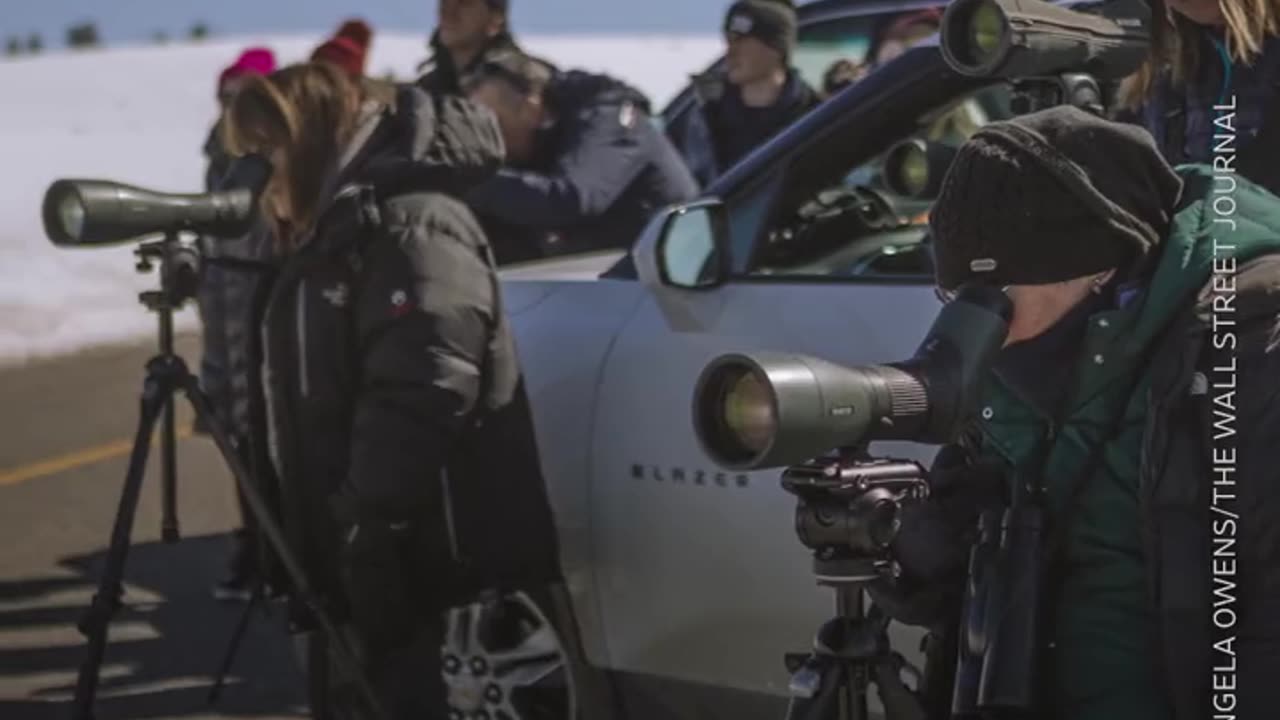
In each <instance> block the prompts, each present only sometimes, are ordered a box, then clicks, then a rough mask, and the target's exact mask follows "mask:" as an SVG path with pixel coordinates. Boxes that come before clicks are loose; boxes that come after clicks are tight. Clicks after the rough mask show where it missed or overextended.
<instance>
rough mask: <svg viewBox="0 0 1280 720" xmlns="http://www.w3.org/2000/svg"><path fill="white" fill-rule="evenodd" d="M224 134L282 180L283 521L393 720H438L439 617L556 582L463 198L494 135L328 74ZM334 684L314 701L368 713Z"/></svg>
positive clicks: (489, 265) (247, 108) (278, 342)
mask: <svg viewBox="0 0 1280 720" xmlns="http://www.w3.org/2000/svg"><path fill="white" fill-rule="evenodd" d="M227 125H228V138H229V140H230V146H231V148H232V149H233V151H234V152H236V153H240V154H244V153H258V154H261V155H263V156H265V157H268V158H269V159H270V160H271V163H272V165H273V166H274V168H275V173H274V174H273V176H272V179H271V182H270V184H269V185H268V187H267V189H266V190H265V191H264V195H263V201H262V211H263V214H264V216H265V217H266V218H267V220H268V221H269V222H270V224H271V225H272V227H273V230H274V232H273V234H274V237H275V238H276V241H277V250H278V251H279V253H280V254H281V255H283V256H284V257H285V260H284V263H283V266H282V268H281V270H280V272H279V274H278V276H277V278H276V280H275V282H274V285H273V288H272V293H271V298H270V300H269V303H268V305H267V308H266V312H265V315H264V318H263V323H262V328H263V336H264V344H265V349H266V353H265V354H266V360H265V371H264V382H263V385H264V388H263V390H264V393H265V394H266V397H267V401H268V402H267V405H268V414H269V418H270V423H269V427H270V429H271V447H272V457H273V459H274V462H275V465H276V468H277V471H278V472H277V475H278V477H279V479H280V488H279V491H280V492H279V494H280V497H281V508H282V525H283V526H284V529H285V533H286V535H287V536H288V540H289V543H290V545H291V546H292V548H293V549H294V551H295V552H296V553H297V554H298V555H299V557H300V558H301V563H302V566H303V569H304V570H305V571H306V573H307V574H308V576H309V578H310V583H311V585H312V586H313V587H314V588H315V589H316V590H317V592H318V593H319V594H320V596H321V598H322V602H324V603H325V605H326V606H328V607H329V608H330V610H331V611H332V612H333V613H335V614H336V615H338V617H339V618H340V622H343V623H345V624H347V625H349V627H350V629H351V631H352V632H353V634H354V636H355V637H356V639H357V643H356V645H357V652H358V654H359V657H360V659H361V661H362V666H363V668H364V672H365V673H366V675H367V676H368V677H369V678H370V679H371V683H372V684H373V686H374V689H375V693H376V695H377V696H378V698H379V701H380V704H381V705H382V709H383V710H384V711H385V712H386V713H388V714H387V715H386V717H388V718H444V717H445V698H444V690H443V684H442V679H441V674H440V648H441V643H442V638H441V636H442V632H443V629H442V624H443V623H442V620H441V616H440V612H441V611H442V610H443V609H444V608H447V607H452V606H454V605H455V604H457V603H458V602H459V601H461V600H463V599H466V598H467V597H469V595H468V593H470V592H473V591H475V590H476V589H478V588H483V587H493V586H495V585H500V586H506V585H512V584H516V585H525V584H543V583H550V582H553V581H555V580H558V579H559V562H558V558H559V552H558V547H557V543H556V536H555V530H554V523H553V520H552V517H551V510H550V506H549V503H548V501H547V497H546V490H545V487H544V485H543V482H542V476H541V471H540V466H539V460H538V454H537V446H536V444H535V442H534V437H533V428H532V419H531V415H530V412H529V409H528V403H527V398H526V397H525V391H524V387H523V383H522V380H521V375H520V371H519V367H518V364H517V358H516V354H515V350H514V343H513V339H512V336H511V332H510V329H509V327H508V324H507V319H506V317H505V315H504V313H503V310H502V299H501V292H500V286H499V284H498V280H497V276H496V273H495V271H494V265H493V259H492V253H491V251H490V249H489V246H488V243H487V241H486V238H485V236H484V234H483V232H482V231H481V229H480V227H479V225H478V224H477V223H476V221H475V218H474V217H473V216H472V214H471V212H470V211H469V210H468V209H467V207H466V205H465V204H464V203H463V202H462V201H461V200H460V199H458V195H460V194H461V193H464V192H465V191H466V190H467V189H468V188H470V187H472V186H474V184H475V183H478V182H482V181H483V180H484V179H485V178H487V177H489V176H490V175H491V174H492V173H493V172H494V170H495V169H496V168H497V167H498V164H499V162H500V160H501V151H502V144H501V138H500V136H499V131H498V127H497V125H496V123H495V122H494V120H493V117H492V115H491V114H490V113H488V112H484V111H482V110H479V109H478V108H476V107H474V106H473V105H471V104H470V103H468V102H467V101H466V100H464V99H462V98H458V97H450V98H432V97H430V96H428V95H426V94H425V93H423V92H422V91H421V90H420V89H418V88H415V87H413V86H402V87H394V86H386V85H382V84H374V83H363V84H362V83H357V82H356V81H354V80H352V78H351V77H350V76H349V75H348V74H347V73H345V72H343V71H342V70H341V69H339V68H337V67H336V66H334V65H332V64H329V63H308V64H305V65H296V66H292V67H288V68H285V69H283V70H280V71H278V72H276V73H274V74H272V75H270V76H266V77H256V78H253V79H251V80H250V81H249V82H248V83H247V84H246V86H245V87H244V88H243V89H242V91H241V92H240V94H238V95H237V96H236V98H235V100H234V102H233V103H232V105H231V108H230V109H229V111H228V113H227ZM511 538H519V541H518V542H511ZM293 610H294V621H295V622H296V623H299V624H301V625H302V626H303V627H307V626H308V625H310V623H309V621H308V615H307V613H306V610H305V608H304V607H303V606H302V605H301V604H299V603H294V606H293ZM312 626H313V625H312ZM313 659H316V656H315V655H313ZM325 665H326V663H325V659H324V657H323V656H322V657H320V658H319V659H318V661H317V664H316V666H313V668H312V670H313V671H314V672H315V673H316V675H318V676H321V677H324V676H325V673H326V669H327V668H326V667H325ZM330 682H331V683H332V684H331V685H330V686H329V688H328V690H330V692H329V693H328V694H327V695H326V696H325V697H323V698H316V699H315V700H316V702H323V703H325V704H326V705H327V706H328V707H329V708H330V709H333V710H335V711H336V712H335V714H336V716H338V717H364V716H365V715H364V714H362V713H361V712H360V711H359V710H355V711H351V708H350V707H347V705H346V703H345V702H344V700H343V699H344V698H347V697H349V695H350V688H349V686H348V687H345V688H344V683H343V682H342V680H341V679H336V680H331V681H330ZM348 711H351V712H348Z"/></svg>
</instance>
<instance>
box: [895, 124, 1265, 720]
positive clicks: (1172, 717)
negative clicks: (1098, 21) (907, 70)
mask: <svg viewBox="0 0 1280 720" xmlns="http://www.w3.org/2000/svg"><path fill="white" fill-rule="evenodd" d="M1223 184H1224V183H1222V182H1221V177H1220V176H1218V175H1216V174H1215V173H1214V171H1213V168H1211V167H1208V166H1204V165H1184V166H1180V167H1179V168H1178V169H1177V170H1176V171H1175V170H1174V169H1173V168H1172V167H1171V166H1170V165H1169V164H1168V163H1167V162H1166V161H1165V160H1164V159H1163V158H1162V157H1161V155H1160V153H1159V151H1158V149H1157V148H1156V146H1155V144H1154V142H1153V141H1152V138H1151V136H1150V135H1149V134H1148V133H1146V132H1145V131H1143V130H1142V129H1140V128H1137V127H1135V126H1132V125H1126V124H1122V123H1116V122H1112V121H1108V120H1104V119H1101V118H1098V117H1095V116H1094V115H1092V114H1090V113H1087V112H1085V111H1082V110H1079V109H1077V108H1074V107H1057V108H1053V109H1050V110H1045V111H1041V112H1038V113H1034V114H1031V115H1027V116H1024V117H1022V118H1018V119H1015V120H1012V121H1005V122H997V123H992V124H990V125H987V126H986V127H984V128H982V129H981V130H979V131H978V132H977V133H976V134H975V135H974V136H973V138H971V139H970V140H969V142H968V143H966V144H965V145H964V146H963V147H962V148H961V150H960V152H959V154H958V155H957V157H956V159H955V161H954V163H953V164H952V166H951V169H950V171H949V172H948V174H947V177H946V179H945V180H944V183H943V187H942V191H941V193H940V195H939V197H938V199H937V202H936V204H935V206H934V209H933V212H932V216H931V218H930V228H931V231H932V237H933V244H934V252H935V256H936V278H937V283H938V286H939V288H940V289H941V291H942V292H943V293H947V292H951V291H954V290H956V289H957V288H960V287H962V286H964V285H966V284H985V285H992V286H997V287H1004V288H1007V289H1006V293H1007V295H1008V297H1009V298H1010V300H1011V301H1012V303H1013V318H1012V322H1011V324H1010V329H1009V336H1008V340H1007V342H1006V345H1005V347H1004V349H1003V350H1002V351H1001V352H1000V353H999V355H998V356H997V357H996V360H995V363H994V367H993V370H992V372H991V375H990V376H989V378H988V379H987V381H986V382H985V383H984V384H983V387H982V389H981V393H980V397H979V400H978V403H977V407H978V408H981V410H980V412H978V413H977V416H976V417H974V418H973V420H972V423H971V425H970V427H969V428H968V430H967V432H965V433H962V439H961V441H960V442H959V444H958V445H956V446H952V447H951V448H949V449H948V450H944V453H940V455H939V460H938V461H937V463H935V465H937V464H938V463H942V465H943V466H942V467H936V466H935V471H934V476H935V483H934V484H935V489H937V492H936V493H935V496H934V498H932V499H931V500H930V501H929V502H928V503H925V504H922V505H921V506H919V507H918V508H917V509H915V510H913V511H912V512H911V513H908V514H907V516H904V517H903V523H902V529H903V532H902V533H901V534H900V535H899V537H898V539H897V540H895V545H894V550H895V551H896V553H897V555H898V557H899V559H900V561H901V562H902V565H903V568H904V573H905V574H904V577H906V578H908V582H907V584H906V586H905V587H901V588H899V589H898V590H895V591H890V590H888V589H886V588H883V587H882V588H877V589H876V591H875V594H874V596H875V597H876V599H877V602H878V603H880V604H881V605H882V606H883V607H886V608H888V609H889V611H890V613H891V614H893V615H895V616H897V617H899V618H900V619H905V620H906V621H908V622H912V623H913V624H922V625H932V624H934V623H938V622H945V621H946V620H948V619H954V618H957V617H960V613H959V611H958V606H957V605H956V604H954V601H955V600H956V599H958V598H959V597H960V595H961V589H962V587H963V584H964V582H965V572H964V571H965V560H966V558H967V548H968V547H969V545H970V542H969V541H968V538H971V537H972V535H971V533H972V530H973V528H974V526H975V523H974V521H975V518H976V515H977V512H978V511H979V509H980V508H982V507H984V506H985V505H987V504H988V503H990V502H991V501H992V500H993V499H994V500H997V501H998V500H999V497H998V496H997V497H995V498H982V497H980V496H977V495H973V494H971V493H972V491H973V490H974V489H975V488H979V487H985V486H987V483H986V482H983V481H982V479H983V478H989V477H990V476H991V475H992V474H993V473H994V474H995V475H996V476H998V477H1000V478H1002V479H1003V484H1004V487H1005V491H1006V492H1009V491H1010V490H1011V489H1012V488H1014V487H1017V488H1025V489H1026V493H1027V494H1028V498H1029V499H1027V501H1026V503H1027V504H1026V505H1024V506H1023V507H1028V508H1039V509H1040V510H1042V511H1043V512H1044V513H1045V523H1046V524H1045V526H1044V527H1045V529H1044V531H1043V532H1044V535H1043V536H1042V538H1043V540H1042V543H1041V546H1040V550H1039V551H1038V553H1037V554H1036V556H1037V559H1038V560H1039V561H1040V567H1041V568H1042V571H1043V577H1044V578H1046V580H1045V582H1044V584H1042V585H1041V586H1040V587H1041V588H1043V590H1042V593H1041V595H1042V597H1043V598H1044V599H1045V602H1044V603H1043V604H1042V605H1041V606H1039V607H1037V608H1034V610H1036V611H1038V613H1039V617H1040V618H1042V619H1043V620H1044V623H1043V627H1044V628H1045V629H1044V631H1043V633H1044V635H1043V636H1042V641H1041V642H1040V643H1039V644H1038V646H1037V647H1036V656H1037V661H1038V662H1039V665H1038V667H1039V673H1038V676H1039V678H1040V679H1041V680H1043V682H1044V685H1043V689H1044V693H1043V694H1042V695H1041V698H1042V699H1041V706H1040V707H1039V708H1034V709H1033V714H1032V715H1031V716H1032V717H1045V718H1064V719H1070V720H1074V719H1075V718H1090V719H1096V720H1110V719H1113V718H1114V719H1117V720H1118V719H1120V718H1124V719H1125V720H1148V719H1149V720H1190V719H1191V718H1203V717H1211V716H1213V712H1212V709H1211V706H1210V700H1211V698H1212V697H1215V696H1214V691H1215V690H1222V689H1224V688H1226V686H1227V683H1229V684H1230V689H1231V690H1232V691H1233V692H1232V696H1231V701H1232V704H1231V706H1230V707H1231V710H1232V714H1233V716H1234V717H1239V718H1242V719H1247V720H1255V719H1261V718H1267V717H1272V716H1274V713H1275V708H1276V707H1277V704H1278V703H1280V685H1277V683H1276V682H1275V678H1276V677H1277V676H1280V619H1277V616H1276V613H1275V611H1274V610H1275V607H1274V606H1275V598H1277V597H1280V535H1277V533H1276V528H1277V527H1280V482H1277V479H1276V474H1275V472H1274V470H1273V468H1274V458H1275V442H1276V438H1277V437H1280V404H1277V403H1276V402H1274V396H1275V388H1276V382H1277V381H1276V378H1277V377H1280V347H1277V343H1276V342H1275V338H1276V337H1277V334H1276V333H1277V331H1280V295H1277V293H1276V292H1275V287H1276V286H1277V282H1278V281H1280V200H1277V198H1276V197H1275V196H1273V195H1271V194H1270V193H1268V192H1266V191H1265V190H1264V189H1262V188H1261V187H1259V186H1257V185H1253V184H1251V183H1248V182H1247V181H1244V180H1241V181H1239V183H1238V185H1236V184H1235V183H1232V185H1234V193H1233V195H1232V196H1231V197H1232V198H1233V199H1234V201H1235V204H1236V207H1238V209H1239V214H1238V215H1237V216H1236V220H1238V229H1236V230H1234V231H1233V230H1231V229H1227V228H1226V227H1225V226H1219V225H1218V223H1215V222H1213V216H1214V213H1215V212H1217V211H1216V210H1215V209H1214V206H1215V205H1216V203H1215V201H1216V200H1218V199H1220V198H1221V197H1223V196H1222V195H1220V194H1219V190H1220V187H1221V186H1222V185H1223ZM1227 270H1230V271H1232V272H1231V274H1230V275H1223V273H1224V272H1225V271H1227ZM1227 280H1229V281H1230V284H1229V286H1228V285H1227V284H1226V283H1225V282H1224V281H1227ZM1228 287H1229V288H1230V289H1231V290H1232V292H1231V294H1230V306H1231V307H1232V308H1233V310H1234V311H1233V312H1232V313H1231V314H1230V316H1229V317H1224V316H1221V314H1220V313H1221V311H1222V309H1223V307H1224V304H1223V299H1224V298H1225V297H1227V295H1224V291H1225V290H1226V289H1227V288H1228ZM1224 321H1225V323H1226V324H1224ZM1228 326H1229V328H1230V330H1229V332H1230V334H1231V338H1232V339H1231V342H1230V346H1231V347H1230V350H1229V351H1228V350H1227V349H1226V348H1227V345H1228V343H1227V342H1226V341H1224V340H1222V338H1223V333H1224V332H1227V330H1226V328H1227V327H1228ZM1228 366H1229V367H1231V368H1235V369H1237V370H1238V372H1236V373H1235V374H1233V375H1232V376H1231V378H1230V380H1231V388H1237V387H1238V388H1239V394H1236V392H1234V391H1233V392H1231V393H1230V395H1229V396H1224V391H1223V390H1222V389H1221V388H1222V387H1223V386H1222V384H1221V383H1222V382H1223V381H1224V380H1223V375H1222V370H1221V368H1224V367H1228ZM1210 383H1213V385H1212V386H1210V385H1209V384H1210ZM1224 397H1225V398H1226V399H1225V402H1226V405H1225V406H1224V405H1223V404H1222V403H1223V402H1224ZM1226 407H1229V408H1230V410H1231V417H1232V422H1231V424H1230V428H1231V429H1232V430H1233V433H1232V434H1231V436H1230V440H1229V443H1227V444H1226V445H1224V444H1223V439H1224V436H1223V435H1222V434H1221V430H1222V427H1223V425H1222V424H1221V416H1220V415H1218V414H1217V413H1215V409H1216V410H1224V409H1225V408H1226ZM1215 422H1217V423H1219V424H1218V425H1217V426H1216V429H1215ZM1228 447H1229V448H1230V449H1229V451H1228V450H1227V449H1226V448H1228ZM1228 453H1229V455H1230V457H1231V458H1232V460H1233V463H1232V465H1231V468H1232V470H1233V473H1232V475H1231V480H1232V482H1231V483H1230V485H1229V486H1227V485H1223V484H1222V483H1221V482H1215V478H1220V477H1222V475H1221V473H1220V472H1219V467H1220V466H1221V463H1222V458H1223V457H1224V456H1225V455H1226V454H1228ZM944 457H945V458H946V462H943V458H944ZM1220 502H1226V503H1227V505H1225V506H1224V505H1221V504H1220ZM1224 507H1225V509H1226V510H1228V511H1229V512H1231V513H1234V515H1233V516H1232V517H1234V518H1235V520H1236V522H1235V524H1233V525H1232V526H1231V527H1232V528H1234V529H1233V530H1232V531H1231V533H1232V538H1233V539H1234V540H1235V542H1234V543H1233V544H1232V548H1233V552H1232V554H1231V558H1232V559H1231V562H1232V567H1233V568H1234V567H1236V564H1237V563H1238V568H1239V570H1238V574H1236V575H1234V576H1233V577H1232V582H1233V583H1238V585H1234V584H1233V585H1232V588H1233V592H1232V593H1231V597H1232V600H1233V603H1232V614H1233V617H1234V618H1237V619H1238V622H1237V623H1236V624H1235V627H1234V630H1233V631H1232V632H1233V636H1232V641H1231V643H1230V644H1229V645H1228V646H1226V647H1227V651H1228V652H1229V653H1230V657H1226V656H1225V655H1224V653H1223V652H1221V651H1222V649H1223V647H1224V646H1223V645H1222V644H1221V642H1222V638H1221V635H1220V630H1219V629H1217V628H1216V627H1215V624H1214V616H1215V608H1218V607H1220V605H1219V604H1217V603H1216V602H1215V598H1214V597H1212V596H1211V594H1210V590H1211V588H1214V587H1215V586H1218V585H1216V583H1215V581H1214V578H1213V576H1212V575H1211V573H1217V572H1218V570H1216V569H1215V568H1220V567H1221V565H1220V563H1221V562H1222V561H1221V559H1220V556H1219V558H1217V559H1216V558H1215V557H1213V553H1214V548H1215V547H1216V546H1217V545H1216V542H1215V541H1214V538H1215V537H1218V536H1219V535H1220V534H1221V533H1222V532H1224V530H1223V529H1222V526H1221V524H1220V523H1214V524H1213V525H1212V527H1211V520H1212V519H1214V518H1216V517H1219V515H1218V514H1217V513H1215V512H1213V510H1214V509H1218V510H1222V509H1224ZM1234 572H1235V571H1234V570H1233V573H1234ZM1024 579H1025V578H1024ZM1004 582H1005V583H1006V586H1009V584H1010V583H1018V582H1019V579H1016V578H1011V577H1006V579H1005V581H1004ZM1026 582H1034V581H1033V580H1026ZM1218 587H1220V586H1218ZM912 588H915V589H912ZM1237 588H1238V592H1236V589H1237ZM1023 595H1024V596H1029V595H1031V593H1029V592H1028V593H1024V594H1023ZM947 596H949V598H950V601H951V602H946V601H943V602H939V599H940V598H943V597H947ZM1217 599H1221V598H1220V597H1219V598H1217ZM1024 605H1025V604H1024ZM1006 610H1007V608H1006ZM992 622H996V620H992ZM1218 627H1221V626H1220V625H1219V626H1218ZM962 637H963V635H962ZM1215 643H1217V644H1215ZM1228 665H1229V666H1230V667H1232V668H1238V673H1234V674H1231V675H1230V676H1229V677H1228V676H1221V677H1220V676H1219V674H1220V673H1221V672H1222V670H1221V668H1223V667H1226V666H1228ZM1223 678H1226V679H1223ZM1211 680H1212V681H1213V687H1212V688H1211V687H1210V682H1211ZM1219 700H1220V698H1219ZM1219 707H1221V706H1219ZM1034 711H1038V714H1035V713H1034Z"/></svg>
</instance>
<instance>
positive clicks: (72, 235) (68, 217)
mask: <svg viewBox="0 0 1280 720" xmlns="http://www.w3.org/2000/svg"><path fill="white" fill-rule="evenodd" d="M68 190H69V191H68V192H67V193H66V194H64V195H63V196H62V199H60V200H58V221H59V223H61V224H60V226H59V228H58V229H59V231H60V233H61V234H62V235H63V236H65V237H66V238H67V239H68V240H69V241H71V242H73V243H74V242H79V240H80V237H81V236H82V235H83V234H84V203H83V202H81V200H80V195H79V194H78V193H77V192H76V191H75V189H74V188H69V189H68Z"/></svg>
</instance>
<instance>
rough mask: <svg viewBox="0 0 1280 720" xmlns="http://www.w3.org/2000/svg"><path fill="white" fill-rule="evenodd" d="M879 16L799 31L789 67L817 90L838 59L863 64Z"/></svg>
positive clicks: (838, 21)
mask: <svg viewBox="0 0 1280 720" xmlns="http://www.w3.org/2000/svg"><path fill="white" fill-rule="evenodd" d="M881 17H882V15H861V16H858V17H846V18H839V19H836V20H829V21H827V22H819V23H814V24H812V25H809V26H808V27H806V28H804V29H803V30H802V31H801V32H800V41H799V44H798V45H797V46H796V50H795V55H794V56H793V57H792V64H793V65H794V66H795V68H796V70H798V71H800V76H801V77H803V78H804V79H805V81H806V82H808V83H809V86H810V87H812V88H816V89H819V90H820V89H821V88H822V80H823V76H824V75H825V74H826V72H827V68H830V67H831V65H832V64H834V63H835V62H836V61H837V60H849V61H850V62H852V63H854V64H855V65H856V64H859V63H862V62H863V61H864V60H865V59H866V57H867V51H868V50H869V49H870V48H871V39H872V38H871V34H872V31H873V30H874V29H875V27H876V25H877V23H878V22H879V18H881Z"/></svg>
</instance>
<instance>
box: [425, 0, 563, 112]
mask: <svg viewBox="0 0 1280 720" xmlns="http://www.w3.org/2000/svg"><path fill="white" fill-rule="evenodd" d="M510 10H511V8H510V0H439V12H438V14H437V21H436V31H435V33H434V34H432V36H431V51H432V56H431V58H430V59H429V60H427V61H426V62H425V63H424V64H423V67H422V68H420V70H421V71H422V73H423V74H422V77H421V78H419V79H418V84H419V85H421V86H422V88H423V89H424V90H426V91H427V92H430V93H432V94H442V93H460V92H462V84H461V82H462V78H464V77H466V76H467V75H468V74H470V73H471V72H472V71H474V70H475V69H476V68H477V67H479V65H480V64H481V63H484V62H486V61H490V60H496V59H499V58H502V57H505V56H507V55H525V54H526V53H525V52H524V51H523V50H522V49H521V48H520V46H519V45H518V44H516V40H515V37H514V36H513V35H512V34H511V21H510V19H509V15H510ZM539 62H541V63H542V64H544V65H545V66H546V67H547V68H548V69H549V70H554V69H555V68H554V66H553V65H551V63H549V62H547V61H545V60H539Z"/></svg>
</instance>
